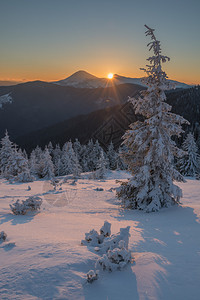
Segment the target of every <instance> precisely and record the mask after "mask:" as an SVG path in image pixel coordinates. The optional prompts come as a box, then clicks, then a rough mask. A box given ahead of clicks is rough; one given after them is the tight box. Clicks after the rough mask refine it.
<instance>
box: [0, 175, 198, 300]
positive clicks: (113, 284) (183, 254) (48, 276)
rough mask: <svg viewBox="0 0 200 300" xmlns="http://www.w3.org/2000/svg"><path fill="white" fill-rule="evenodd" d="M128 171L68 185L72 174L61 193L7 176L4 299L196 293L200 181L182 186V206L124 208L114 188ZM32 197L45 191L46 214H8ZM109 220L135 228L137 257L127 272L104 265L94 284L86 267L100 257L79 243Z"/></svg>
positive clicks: (0, 259) (2, 220) (110, 299)
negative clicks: (88, 280)
mask: <svg viewBox="0 0 200 300" xmlns="http://www.w3.org/2000/svg"><path fill="white" fill-rule="evenodd" d="M127 176H128V175H127V174H126V173H125V172H117V171H115V172H112V173H109V174H108V179H107V180H105V181H93V180H88V179H79V180H78V182H77V184H76V185H71V184H70V182H71V181H70V180H69V181H68V183H65V184H63V190H60V191H57V192H55V191H51V190H52V186H51V185H50V184H49V183H48V182H47V181H35V182H33V183H30V184H13V185H10V184H8V182H6V181H4V180H2V181H1V191H0V224H1V226H0V231H2V230H3V231H5V232H6V233H7V235H8V239H7V240H6V241H5V242H4V243H1V244H0V266H1V272H0V299H20V300H22V299H26V300H28V299H89V300H94V299H95V300H98V299H101V300H104V299H105V300H117V299H119V300H121V299H126V300H129V299H134V300H137V299H166V300H169V299H174V300H179V299H180V300H184V299H190V300H196V299H199V295H200V263H199V262H200V199H199V198H200V196H199V195H200V181H196V180H192V179H191V180H187V183H185V184H179V185H180V186H181V187H182V188H183V192H184V198H183V199H182V205H181V206H179V207H172V208H170V209H162V210H161V211H160V212H158V213H150V214H146V213H144V212H141V211H127V210H126V211H124V210H123V209H121V208H120V206H119V202H118V200H117V199H116V197H115V191H112V190H110V188H112V187H116V186H118V185H119V184H116V183H115V179H117V178H127ZM28 185H30V187H31V190H30V191H28V190H27V187H28ZM96 188H103V189H104V190H103V191H97V190H96ZM30 195H42V198H43V205H42V209H41V212H40V213H38V214H35V215H34V214H29V215H28V216H15V215H13V214H11V212H10V209H9V204H10V203H11V202H12V201H13V199H15V200H16V199H18V198H19V199H25V198H27V196H30ZM105 220H107V221H109V222H110V223H111V224H112V226H111V231H112V233H116V232H118V231H119V229H120V228H121V227H126V226H128V225H130V226H131V229H130V233H131V237H130V242H129V249H130V250H131V251H132V252H133V256H134V259H135V263H133V264H131V265H128V266H127V267H126V268H125V269H124V270H122V271H116V272H113V273H108V272H106V271H101V272H100V276H99V279H98V280H97V281H95V282H94V283H92V284H89V283H86V273H87V272H88V271H89V270H90V269H94V264H95V262H96V260H97V258H98V257H99V256H98V254H97V253H95V252H94V251H93V250H92V248H90V247H86V246H81V244H80V241H81V240H82V239H84V237H85V232H89V231H90V230H91V229H92V228H94V229H95V230H97V231H98V230H99V229H100V227H101V226H102V225H103V223H104V221H105Z"/></svg>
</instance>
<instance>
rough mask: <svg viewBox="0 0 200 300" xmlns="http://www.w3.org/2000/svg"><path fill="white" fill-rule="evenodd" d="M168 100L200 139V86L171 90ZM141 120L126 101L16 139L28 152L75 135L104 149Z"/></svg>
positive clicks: (63, 141) (116, 143) (60, 142)
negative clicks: (95, 141) (92, 141)
mask: <svg viewBox="0 0 200 300" xmlns="http://www.w3.org/2000/svg"><path fill="white" fill-rule="evenodd" d="M167 102H168V103H169V104H170V105H171V106H172V112H174V113H176V114H180V115H182V116H183V117H184V118H186V119H187V120H188V121H189V122H190V126H185V128H184V129H185V130H186V133H187V132H188V131H190V130H192V131H194V133H195V136H196V138H197V139H198V138H199V139H200V125H199V122H200V87H194V88H190V89H187V90H175V91H169V92H167ZM138 119H141V117H140V116H138V115H135V113H134V110H133V107H132V105H131V104H130V103H128V102H127V101H126V102H124V103H120V104H119V105H116V106H113V107H107V108H104V109H101V110H98V111H95V112H92V113H90V114H88V115H80V116H77V117H75V118H72V119H69V120H65V121H63V122H60V123H58V124H55V125H53V126H50V127H48V128H44V129H42V130H40V131H37V132H32V133H31V134H29V135H25V136H23V137H20V138H18V139H17V140H16V142H17V144H19V145H20V146H21V147H22V148H26V149H27V150H28V151H30V150H31V149H33V148H34V147H36V146H37V145H40V146H42V147H44V146H45V145H47V144H48V143H49V141H52V143H53V144H54V146H55V145H56V144H57V143H59V144H60V145H63V144H64V143H65V142H66V141H68V140H69V139H72V140H75V139H76V138H78V139H79V140H80V142H81V143H83V144H84V143H87V142H88V140H89V139H91V138H93V139H94V140H95V139H98V140H99V141H100V143H101V145H102V146H103V147H104V148H106V146H107V145H108V144H109V143H110V141H111V140H112V141H113V142H114V144H115V146H116V147H118V146H119V145H120V143H121V142H122V140H121V137H122V135H123V134H124V132H125V130H127V129H128V127H129V124H130V123H131V122H135V121H136V120H138ZM182 140H183V137H182V138H180V139H179V140H177V142H178V143H179V144H180V143H181V142H182Z"/></svg>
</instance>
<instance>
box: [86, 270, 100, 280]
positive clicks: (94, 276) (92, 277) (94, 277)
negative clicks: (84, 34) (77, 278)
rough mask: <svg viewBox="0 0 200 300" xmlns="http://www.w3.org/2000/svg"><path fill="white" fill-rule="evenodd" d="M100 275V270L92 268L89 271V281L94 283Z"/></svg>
mask: <svg viewBox="0 0 200 300" xmlns="http://www.w3.org/2000/svg"><path fill="white" fill-rule="evenodd" d="M98 276H99V271H98V270H95V271H94V270H90V271H89V272H88V273H87V282H89V283H92V282H94V281H95V280H97V279H98Z"/></svg>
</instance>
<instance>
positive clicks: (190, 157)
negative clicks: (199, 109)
mask: <svg viewBox="0 0 200 300" xmlns="http://www.w3.org/2000/svg"><path fill="white" fill-rule="evenodd" d="M182 148H183V150H185V151H186V152H187V154H186V155H185V156H184V157H182V158H181V159H180V160H179V162H178V166H179V169H180V172H181V173H182V174H183V175H185V176H199V173H200V156H199V154H198V147H197V144H196V142H195V138H194V135H193V134H192V133H191V132H190V133H188V134H187V136H186V138H185V140H184V142H183V145H182Z"/></svg>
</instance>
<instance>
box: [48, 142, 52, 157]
mask: <svg viewBox="0 0 200 300" xmlns="http://www.w3.org/2000/svg"><path fill="white" fill-rule="evenodd" d="M47 148H48V150H49V154H50V155H51V156H53V145H52V142H51V141H50V142H49V144H48V146H47Z"/></svg>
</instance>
